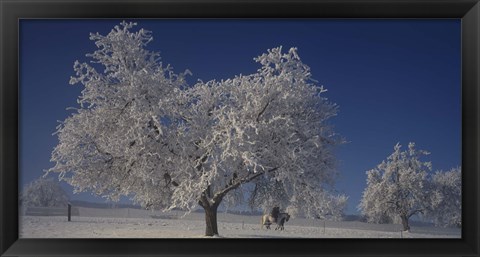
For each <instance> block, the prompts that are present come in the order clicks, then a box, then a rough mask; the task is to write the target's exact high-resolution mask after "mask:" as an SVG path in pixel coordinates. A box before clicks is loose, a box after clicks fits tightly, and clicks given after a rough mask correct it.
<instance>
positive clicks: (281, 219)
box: [261, 212, 290, 230]
mask: <svg viewBox="0 0 480 257" xmlns="http://www.w3.org/2000/svg"><path fill="white" fill-rule="evenodd" d="M289 219H290V214H288V213H286V212H281V213H279V214H278V218H277V220H276V221H275V218H274V217H272V215H270V214H265V215H263V216H262V220H261V226H262V228H263V226H265V227H266V228H267V229H270V225H271V224H272V223H276V224H277V227H276V228H275V230H284V229H285V227H284V224H285V222H287V221H288V220H289Z"/></svg>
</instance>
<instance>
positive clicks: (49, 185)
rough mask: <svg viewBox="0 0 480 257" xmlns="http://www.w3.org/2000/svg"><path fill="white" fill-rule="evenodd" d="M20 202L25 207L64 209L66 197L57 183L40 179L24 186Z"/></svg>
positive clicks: (66, 201)
mask: <svg viewBox="0 0 480 257" xmlns="http://www.w3.org/2000/svg"><path fill="white" fill-rule="evenodd" d="M20 202H21V204H22V205H23V206H25V207H65V206H67V204H68V195H67V193H66V192H65V191H64V190H63V189H62V187H61V186H60V184H59V183H58V181H55V180H53V179H52V178H49V179H47V178H43V177H40V178H38V179H36V180H34V181H33V182H31V183H29V184H27V185H25V187H24V189H23V191H22V193H21V194H20Z"/></svg>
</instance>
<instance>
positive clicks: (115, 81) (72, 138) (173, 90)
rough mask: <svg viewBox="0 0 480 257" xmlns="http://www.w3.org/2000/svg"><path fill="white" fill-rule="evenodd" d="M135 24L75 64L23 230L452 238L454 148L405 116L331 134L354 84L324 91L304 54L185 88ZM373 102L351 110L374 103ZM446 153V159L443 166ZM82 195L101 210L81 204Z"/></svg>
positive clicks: (277, 57)
mask: <svg viewBox="0 0 480 257" xmlns="http://www.w3.org/2000/svg"><path fill="white" fill-rule="evenodd" d="M136 26H137V23H135V22H126V21H123V22H121V23H120V24H117V25H115V26H114V27H113V29H111V31H110V32H109V33H91V34H90V37H89V39H90V40H91V41H93V42H90V44H91V45H92V46H93V45H95V46H96V50H95V51H93V52H90V53H88V54H86V55H85V54H83V53H82V54H80V53H78V54H79V55H80V56H85V57H86V60H85V59H78V60H76V61H74V62H73V61H72V62H73V63H74V65H73V72H72V71H69V72H70V73H73V74H74V75H73V76H70V80H69V83H70V84H71V85H75V86H76V87H80V88H81V92H80V91H78V92H76V93H75V94H72V95H75V96H76V97H77V99H76V104H74V102H73V101H68V102H65V103H63V105H61V106H60V107H62V108H65V106H69V105H70V106H71V105H74V107H68V110H69V112H68V113H67V114H66V116H64V117H63V119H61V120H58V119H57V118H56V119H57V120H58V124H57V127H56V130H55V132H54V133H52V134H51V136H52V135H53V138H54V140H52V139H51V140H52V144H51V146H52V147H53V149H50V151H51V156H50V158H49V159H48V158H46V157H43V159H42V160H49V163H48V165H47V164H45V165H38V167H35V168H36V170H35V169H31V170H30V173H31V174H30V176H31V179H30V182H29V183H25V184H24V185H22V190H21V191H22V192H21V195H20V201H19V206H21V207H20V208H23V209H22V210H21V211H20V213H21V216H20V222H19V223H20V224H19V226H20V227H19V231H20V237H22V238H461V227H462V190H461V189H462V167H461V166H460V165H459V163H460V162H459V161H458V156H459V155H458V153H457V152H455V151H454V150H450V151H448V149H454V148H452V147H451V146H438V145H432V144H428V143H425V140H424V135H427V134H432V133H431V132H430V130H431V126H430V124H427V125H425V127H426V128H427V129H428V130H427V132H422V134H421V136H412V134H411V131H412V130H411V129H408V126H406V125H405V124H410V123H412V122H411V120H410V119H409V117H411V111H407V110H405V113H401V115H399V116H400V117H403V116H405V117H407V118H406V119H407V121H408V122H403V123H400V125H397V126H396V127H394V129H390V130H392V131H391V133H392V134H391V135H390V136H389V137H388V139H381V138H380V137H379V135H384V134H385V132H386V131H388V130H387V129H384V126H385V124H387V123H389V122H390V121H391V120H395V119H397V117H396V116H395V115H391V114H390V113H389V112H386V111H385V112H384V113H382V112H376V111H375V112H373V113H372V114H370V115H369V116H365V117H363V116H362V115H357V114H355V115H353V116H352V115H351V116H348V115H345V117H346V118H345V120H348V119H351V120H354V121H355V123H351V124H353V125H348V126H347V127H354V128H356V127H357V126H358V124H357V123H364V122H367V121H368V122H370V120H372V119H379V120H380V121H381V122H380V123H379V124H380V125H378V126H377V127H381V128H382V129H381V130H379V132H378V133H377V132H375V133H374V131H375V130H374V127H375V126H369V127H367V128H366V129H364V130H359V131H355V129H353V130H350V131H348V130H347V131H345V130H342V129H337V127H336V125H337V123H340V124H342V120H341V119H344V118H341V119H340V120H339V119H337V118H336V116H337V115H340V116H341V115H343V114H342V112H340V105H339V104H337V103H336V102H337V101H338V102H339V103H342V104H344V103H346V102H347V103H348V102H349V101H357V100H358V99H356V98H351V96H353V95H354V94H352V93H351V92H350V90H351V87H352V86H351V85H350V84H348V83H347V84H348V86H347V89H348V91H346V92H347V93H343V94H341V93H338V92H341V90H339V88H337V87H336V86H335V83H327V86H325V87H324V86H323V82H322V81H319V80H318V79H317V78H316V77H314V75H313V74H314V73H315V74H317V72H318V74H322V73H321V69H319V68H318V69H315V70H313V69H311V67H310V66H309V65H307V64H306V63H304V62H303V61H302V59H301V58H300V53H302V56H306V58H305V60H306V61H308V62H309V63H313V64H314V65H315V64H318V63H317V62H320V61H318V60H316V59H315V58H314V59H310V58H308V56H309V55H308V54H306V55H303V52H301V51H303V50H299V48H297V47H296V46H291V47H285V48H284V47H283V46H282V45H281V44H276V43H275V45H276V46H275V45H273V48H267V49H263V48H262V49H260V48H259V49H257V50H255V52H252V56H250V57H248V58H250V59H251V58H253V61H254V62H252V64H251V66H252V68H253V67H256V70H251V72H249V73H247V75H245V73H243V72H242V71H243V69H239V70H238V73H229V74H228V76H226V75H225V76H220V74H219V75H218V76H219V78H211V79H209V80H208V81H203V80H201V79H198V80H197V82H193V83H192V82H191V80H190V79H189V78H190V77H191V76H193V73H192V72H191V71H190V69H185V70H184V71H183V72H176V71H174V69H173V67H172V66H171V65H170V64H168V63H167V62H164V61H163V59H161V57H160V52H157V51H156V50H153V49H151V48H150V47H147V45H149V44H150V43H151V42H153V32H152V31H149V30H147V29H143V28H139V27H136ZM273 43H274V42H271V44H273ZM269 44H270V43H269ZM300 45H303V44H300ZM262 47H263V46H262ZM302 49H303V48H302ZM89 51H91V50H89ZM253 53H255V55H253ZM259 53H261V54H259ZM162 56H163V53H162ZM166 56H169V55H168V54H166ZM255 56H256V57H255ZM232 60H233V59H232ZM232 60H228V63H230V62H232ZM382 62H383V60H382ZM181 67H183V66H181ZM327 67H328V65H327ZM342 67H343V66H342ZM324 68H325V67H324ZM182 69H183V68H182ZM355 69H356V68H355ZM341 70H342V71H343V68H341ZM234 74H237V75H234ZM327 75H328V74H324V75H321V76H327ZM336 76H339V75H336ZM395 76H397V75H395ZM327 77H328V76H327ZM340 77H343V72H342V75H341V76H340ZM65 83H66V81H65ZM368 84H369V83H367V85H368ZM362 86H363V85H362ZM327 88H328V89H327ZM402 88H403V85H402ZM347 89H345V90H347ZM365 91H369V90H365ZM406 91H408V90H406ZM372 92H373V91H372ZM342 95H344V96H345V98H342V97H340V96H342ZM392 96H394V95H393V94H390V93H388V94H386V95H385V97H384V98H385V99H390V98H391V97H392ZM372 97H374V98H372V99H373V100H368V99H366V98H365V99H362V97H359V98H360V99H361V100H358V102H362V103H364V102H365V103H367V104H366V105H367V106H368V104H369V102H376V101H378V99H381V97H375V96H372ZM423 99H424V98H422V100H419V101H420V102H421V103H423V102H424V100H423ZM390 101H391V100H388V102H390ZM439 103H440V105H444V101H443V100H439ZM399 106H402V108H403V102H402V104H401V105H393V107H394V108H395V109H398V108H399ZM60 107H56V108H60ZM423 108H424V105H422V108H416V109H413V110H414V111H415V112H419V110H420V109H423ZM344 109H346V110H347V111H348V110H349V108H344ZM354 109H356V108H350V110H354ZM368 109H375V108H371V107H368ZM382 109H383V108H382ZM359 110H361V109H359ZM434 111H435V113H436V112H437V111H438V110H436V109H435V110H434ZM387 114H388V115H387ZM357 116H361V117H362V120H361V122H358V121H359V120H358V119H359V117H357ZM397 116H398V115H397ZM431 116H432V115H431V114H428V113H427V114H426V115H425V116H422V117H420V118H417V119H412V120H414V121H415V120H425V119H426V118H428V119H430V118H431ZM347 117H350V118H347ZM352 117H354V118H352ZM368 122H367V123H368ZM413 123H414V129H415V130H416V129H420V128H419V127H421V126H420V125H421V124H417V122H413ZM50 129H52V130H53V125H52V126H51V128H50ZM449 131H450V130H449ZM452 131H453V130H452ZM52 132H53V131H52ZM449 133H450V132H449ZM434 134H436V133H434ZM368 135H370V139H369V140H367V141H365V142H363V143H361V142H360V141H359V140H361V139H363V138H365V137H367V136H368ZM451 136H452V135H451V134H448V137H451ZM446 137H447V136H439V137H438V138H437V137H435V138H432V141H434V142H437V141H439V138H442V139H443V138H446ZM376 140H378V142H379V143H378V144H379V145H381V146H374V145H373V144H372V142H373V141H376ZM409 140H410V141H409ZM456 140H459V137H458V138H456ZM384 141H385V142H388V144H391V145H389V146H388V147H387V145H386V143H385V142H384ZM413 141H418V142H420V144H419V145H418V146H417V145H416V144H415V142H413ZM454 143H455V144H453V145H459V144H456V143H458V142H457V141H455V140H454ZM31 144H34V143H31ZM402 144H403V145H402ZM351 145H362V147H366V146H368V147H367V148H363V149H367V150H358V149H357V150H355V149H353V148H351ZM24 148H25V147H24ZM27 148H28V147H27ZM424 148H425V149H424ZM378 149H381V151H380V150H379V151H377V150H378ZM427 149H431V150H427ZM442 149H443V150H444V151H446V154H444V155H445V156H447V157H448V158H449V159H451V160H450V161H448V162H445V161H444V159H445V158H442V157H438V156H441V155H438V153H439V152H440V151H441V150H442ZM445 149H447V150H445ZM392 150H393V152H392ZM36 152H41V151H36ZM452 156H453V157H452ZM345 158H347V159H345ZM349 158H350V159H349ZM22 160H23V164H27V163H28V160H29V159H28V158H22ZM366 160H367V161H368V162H366ZM361 163H363V165H361ZM39 167H40V168H41V169H40V168H39ZM347 167H349V168H347ZM34 175H35V176H34ZM339 185H341V186H342V187H343V188H342V187H339ZM346 189H347V190H348V191H350V193H349V194H347V193H346V192H347V190H346ZM77 193H87V194H89V197H101V198H102V199H104V200H105V203H104V204H103V205H104V206H99V205H101V204H99V205H97V204H98V203H91V202H89V203H88V204H87V205H78V204H76V203H75V202H74V201H75V200H77V199H80V198H76V197H78V196H77V195H76V194H77ZM73 198H76V199H73ZM89 199H92V198H89ZM126 201H127V202H128V203H126ZM120 203H124V204H126V205H124V206H122V205H117V204H120ZM129 204H131V205H129ZM71 207H73V208H71ZM352 208H353V209H352ZM153 210H156V211H153ZM158 210H170V211H168V212H163V211H158ZM225 210H229V211H230V212H226V211H225ZM249 210H250V211H249ZM67 213H69V214H71V220H69V219H70V216H69V218H68V219H67ZM262 214H265V215H263V216H262ZM347 214H351V215H350V216H348V215H347ZM270 224H271V225H272V229H266V228H265V227H264V226H263V225H270ZM277 225H278V226H280V227H282V226H284V229H282V230H275V227H276V226H277Z"/></svg>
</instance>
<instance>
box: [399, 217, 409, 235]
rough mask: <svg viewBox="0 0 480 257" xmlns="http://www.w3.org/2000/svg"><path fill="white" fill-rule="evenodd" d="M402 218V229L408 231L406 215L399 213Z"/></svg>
mask: <svg viewBox="0 0 480 257" xmlns="http://www.w3.org/2000/svg"><path fill="white" fill-rule="evenodd" d="M400 218H401V219H402V225H403V231H410V225H409V224H408V217H407V215H403V214H402V215H400Z"/></svg>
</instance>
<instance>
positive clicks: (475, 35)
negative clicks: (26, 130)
mask: <svg viewBox="0 0 480 257" xmlns="http://www.w3.org/2000/svg"><path fill="white" fill-rule="evenodd" d="M0 17H1V35H0V37H1V45H0V47H1V54H0V56H1V63H0V67H1V69H0V78H1V85H0V135H1V136H0V138H1V140H0V183H1V190H0V206H1V207H0V208H1V209H0V210H1V214H0V254H1V256H197V255H198V256H479V242H480V238H479V232H480V229H479V228H480V223H479V186H480V180H479V178H480V176H479V174H478V173H479V164H480V161H479V160H480V159H479V158H478V157H479V151H478V149H479V146H480V141H479V136H478V133H479V132H480V130H479V129H480V128H479V122H480V119H479V115H480V112H479V100H480V95H479V93H480V91H479V68H480V67H479V63H480V42H479V40H480V19H479V18H480V4H479V2H478V0H302V1H294V0H288V1H280V0H271V1H269V0H258V1H254V0H248V1H247V0H246V1H239V0H223V1H220V0H196V1H195V0H176V1H174V0H160V1H158V0H140V1H135V0H125V1H106V0H97V1H95V0H63V1H59V0H37V1H33V0H0ZM160 17H161V18H460V19H462V25H461V26H462V170H463V178H462V179H463V181H462V182H463V199H462V201H463V207H462V208H463V226H462V238H461V239H414V240H413V239H411V240H402V239H268V240H265V239H214V240H208V239H19V238H18V209H17V206H18V150H19V149H18V129H19V128H18V73H19V68H18V65H19V64H18V43H19V42H18V31H19V22H18V20H19V19H21V18H160Z"/></svg>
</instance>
